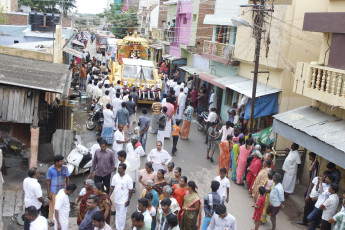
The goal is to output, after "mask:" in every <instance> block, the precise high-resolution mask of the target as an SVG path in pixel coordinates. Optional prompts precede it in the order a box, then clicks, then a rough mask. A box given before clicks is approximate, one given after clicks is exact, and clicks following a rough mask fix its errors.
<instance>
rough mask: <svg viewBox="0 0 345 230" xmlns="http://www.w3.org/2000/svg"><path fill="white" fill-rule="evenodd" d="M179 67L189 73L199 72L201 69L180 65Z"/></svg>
mask: <svg viewBox="0 0 345 230" xmlns="http://www.w3.org/2000/svg"><path fill="white" fill-rule="evenodd" d="M179 69H182V70H183V71H186V72H187V73H189V74H196V75H197V74H199V73H201V71H202V70H201V69H198V68H194V67H191V66H180V67H179Z"/></svg>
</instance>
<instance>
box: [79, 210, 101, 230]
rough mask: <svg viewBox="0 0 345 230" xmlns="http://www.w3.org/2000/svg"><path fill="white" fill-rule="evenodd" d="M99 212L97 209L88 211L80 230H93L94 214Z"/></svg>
mask: <svg viewBox="0 0 345 230" xmlns="http://www.w3.org/2000/svg"><path fill="white" fill-rule="evenodd" d="M97 211H99V208H98V207H96V208H94V209H93V210H88V211H87V213H86V214H85V216H84V219H83V221H82V222H81V223H80V225H79V230H93V229H94V226H93V224H92V218H91V217H92V214H94V213H95V212H97Z"/></svg>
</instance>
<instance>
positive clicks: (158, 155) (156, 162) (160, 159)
mask: <svg viewBox="0 0 345 230" xmlns="http://www.w3.org/2000/svg"><path fill="white" fill-rule="evenodd" d="M147 161H148V162H151V161H153V165H152V167H153V170H154V171H155V172H157V171H158V169H163V170H164V169H165V166H164V165H163V164H162V163H165V165H167V164H168V163H169V162H170V161H171V156H170V155H169V153H168V152H167V151H166V150H164V149H161V151H160V152H159V151H158V150H157V148H156V149H152V150H151V152H150V153H149V154H148V155H147Z"/></svg>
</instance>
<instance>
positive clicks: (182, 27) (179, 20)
mask: <svg viewBox="0 0 345 230" xmlns="http://www.w3.org/2000/svg"><path fill="white" fill-rule="evenodd" d="M193 5H194V1H193V0H179V1H178V4H177V16H176V32H177V33H176V42H178V43H180V44H185V45H189V42H190V34H191V30H192V28H191V25H192V19H193ZM185 18H186V19H185Z"/></svg>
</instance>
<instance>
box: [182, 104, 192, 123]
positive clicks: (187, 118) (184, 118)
mask: <svg viewBox="0 0 345 230" xmlns="http://www.w3.org/2000/svg"><path fill="white" fill-rule="evenodd" d="M184 113H185V114H187V116H185V115H183V120H185V121H192V116H193V113H194V108H193V107H192V106H190V105H189V106H188V107H187V109H186V110H185V111H184Z"/></svg>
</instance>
